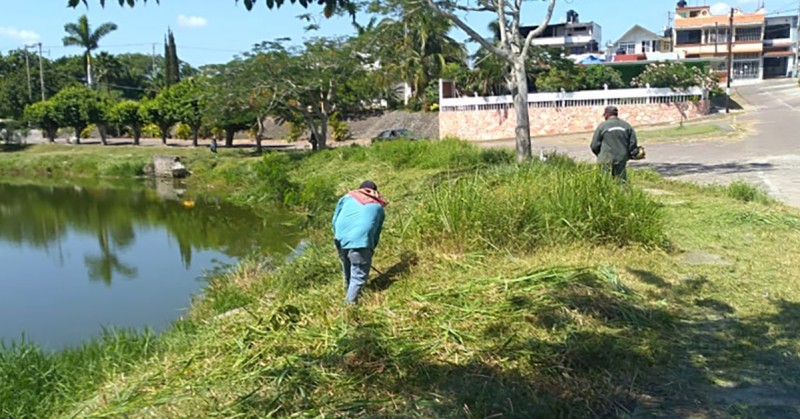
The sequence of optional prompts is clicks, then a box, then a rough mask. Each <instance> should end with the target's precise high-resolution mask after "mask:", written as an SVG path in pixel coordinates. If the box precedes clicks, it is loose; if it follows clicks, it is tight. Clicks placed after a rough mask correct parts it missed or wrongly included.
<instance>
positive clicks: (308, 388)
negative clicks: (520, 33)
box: [233, 274, 800, 418]
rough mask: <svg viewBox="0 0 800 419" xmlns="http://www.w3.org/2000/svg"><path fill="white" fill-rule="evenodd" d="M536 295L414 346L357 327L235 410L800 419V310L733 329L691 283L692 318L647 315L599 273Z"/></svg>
mask: <svg viewBox="0 0 800 419" xmlns="http://www.w3.org/2000/svg"><path fill="white" fill-rule="evenodd" d="M649 277H650V278H657V276H655V275H653V274H650V276H649ZM542 285H543V284H542V283H539V284H536V286H519V285H516V284H511V285H509V284H505V287H507V288H506V289H507V290H508V291H507V293H506V298H505V300H504V301H500V302H497V301H495V302H494V303H493V305H494V307H493V308H494V309H499V310H502V311H501V312H500V313H502V314H499V315H497V316H495V318H494V319H493V320H492V321H491V322H489V323H490V324H488V325H487V324H486V321H485V320H484V321H482V322H477V321H476V322H471V324H472V325H473V328H472V329H463V328H462V329H460V330H454V329H452V326H451V324H450V323H449V322H440V323H437V324H434V325H431V324H426V325H424V326H423V325H408V326H409V327H413V328H414V329H415V331H414V332H410V333H412V334H408V333H398V331H397V330H395V329H394V328H390V325H389V324H388V323H387V322H383V321H381V320H377V319H374V318H369V319H367V318H365V319H364V320H366V321H365V322H363V323H362V322H358V321H356V322H355V323H353V326H352V329H350V330H348V331H347V332H346V333H345V334H344V335H342V336H341V337H340V338H338V340H337V342H336V345H335V346H334V349H333V350H331V351H330V352H327V353H324V354H322V355H319V356H310V355H303V356H300V357H292V360H291V361H290V362H286V363H284V364H282V365H280V366H271V367H269V368H268V369H265V370H263V371H262V380H261V383H265V382H267V383H279V384H277V385H275V387H270V386H271V385H270V386H267V387H264V388H258V389H254V391H253V393H250V394H249V395H248V396H247V397H246V398H245V399H243V400H240V403H238V404H237V405H236V406H235V407H234V409H233V410H234V411H235V413H238V414H244V415H248V414H256V412H272V413H273V414H276V415H288V414H296V413H299V412H303V411H305V412H316V413H317V414H319V413H320V412H323V411H326V412H328V413H330V414H331V415H333V416H337V415H343V416H360V417H511V418H530V417H689V416H696V417H728V416H732V415H738V416H744V417H800V386H798V383H797V378H796V377H798V376H800V375H799V374H800V363H798V362H797V361H798V360H797V353H796V347H795V345H794V342H795V341H796V338H797V336H798V334H799V333H800V303H794V302H788V301H772V302H771V304H773V305H774V306H775V310H776V312H775V313H774V314H771V315H766V316H759V317H754V318H738V317H737V316H736V313H735V310H734V309H733V307H731V306H730V305H728V304H727V303H724V302H720V301H713V300H708V299H706V300H698V303H697V304H695V303H694V302H695V300H696V299H695V297H694V296H692V295H691V294H684V293H683V292H684V291H683V289H682V287H683V285H681V286H678V287H672V288H670V287H669V285H668V284H666V282H664V283H663V284H662V285H663V286H664V288H665V289H666V290H665V292H666V293H667V299H670V300H675V301H678V302H681V303H682V304H680V306H682V307H685V309H686V310H691V311H687V312H679V311H675V310H672V311H670V310H668V309H667V308H665V307H664V306H661V305H656V304H647V303H646V302H644V301H643V300H642V299H641V298H640V297H639V296H638V295H636V294H633V293H632V292H631V291H630V290H627V289H626V288H624V287H622V286H621V285H619V283H618V282H617V281H613V280H612V281H609V280H608V278H601V277H599V276H597V275H594V274H586V275H581V276H579V277H577V278H573V280H570V281H562V282H561V283H547V284H544V285H545V286H546V289H545V290H542ZM693 286H695V287H705V286H707V285H706V284H704V283H702V282H698V283H696V284H694V285H693ZM672 289H674V290H675V292H672V291H673V290H672ZM442 298H443V300H442V301H439V303H440V304H441V305H450V304H454V300H448V298H453V297H452V296H447V297H442ZM461 298H463V296H462V297H461ZM467 298H469V297H467ZM476 298H479V297H478V296H476ZM427 301H429V302H430V301H431V300H427ZM479 306H481V307H486V309H489V307H488V304H479ZM520 322H522V324H523V325H524V324H528V325H535V327H537V328H540V329H545V330H547V333H546V334H536V336H546V338H537V337H536V336H534V335H531V334H530V333H523V331H524V330H526V329H524V328H521V327H522V326H521V323H520ZM464 327H466V326H464ZM437 329H438V330H437ZM481 330H482V333H481ZM417 333H439V334H440V335H439V336H438V338H435V339H428V340H425V339H416V338H414V337H413V336H414V335H416V334H417ZM331 377H335V380H333V381H331V380H332V378H331ZM268 388H272V389H273V390H268ZM275 389H277V390H275ZM264 390H266V391H264ZM253 394H259V396H258V397H255V396H253Z"/></svg>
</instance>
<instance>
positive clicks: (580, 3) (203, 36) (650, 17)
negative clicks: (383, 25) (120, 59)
mask: <svg viewBox="0 0 800 419" xmlns="http://www.w3.org/2000/svg"><path fill="white" fill-rule="evenodd" d="M108 1H109V3H111V4H109V5H106V8H105V9H103V8H101V7H100V5H99V2H98V1H97V0H89V3H90V7H89V8H88V10H87V9H86V8H85V7H83V6H80V7H78V8H77V9H70V8H67V7H66V6H65V5H66V3H67V0H48V1H46V2H43V1H31V0H25V1H18V0H0V6H2V11H3V12H2V14H0V51H2V52H3V53H5V52H7V51H8V50H10V49H15V48H18V47H19V46H21V45H23V44H24V43H31V42H39V41H41V42H42V43H43V44H44V49H45V54H48V53H49V54H50V57H52V58H55V57H58V56H62V55H65V54H77V53H79V52H80V51H79V49H78V48H76V47H70V48H65V47H63V46H62V44H61V38H62V37H63V36H64V31H63V27H64V23H66V22H73V21H76V20H77V19H78V17H79V16H80V15H82V14H84V13H86V14H87V15H88V16H89V22H90V24H92V25H93V26H97V25H99V24H101V23H103V22H109V21H110V22H114V23H116V24H117V25H119V30H118V31H116V32H114V33H112V34H111V35H109V36H108V37H106V38H105V39H104V40H103V41H102V43H101V50H105V51H109V52H111V53H122V52H142V53H148V54H149V53H150V52H151V51H152V44H153V43H156V51H157V52H158V53H161V52H162V51H163V38H164V34H165V33H166V31H167V28H168V27H171V28H172V30H173V32H174V33H175V39H176V43H177V45H178V53H179V55H180V58H181V59H182V60H185V61H188V62H189V63H191V64H192V65H195V66H200V65H203V64H209V63H220V62H226V61H228V60H229V59H230V58H231V57H232V56H233V55H235V54H236V53H237V52H241V51H245V50H248V49H249V48H250V47H251V46H252V45H253V44H255V43H257V42H260V41H263V40H271V39H275V38H280V37H290V38H292V39H293V40H297V41H300V40H302V39H303V38H306V37H310V36H337V35H349V34H352V33H353V27H352V25H351V24H350V20H349V19H347V18H333V19H324V18H322V17H321V16H319V12H320V10H319V8H311V9H310V10H309V11H310V12H311V13H312V15H316V16H317V18H318V19H319V23H320V24H321V29H320V30H319V31H316V32H312V33H307V32H305V31H304V30H303V27H304V26H305V24H304V23H303V22H301V21H300V20H298V19H297V16H298V15H300V14H302V13H306V12H307V11H305V10H304V9H302V8H301V7H299V6H293V5H285V6H284V7H283V8H282V9H280V10H278V11H275V10H272V11H270V10H267V9H266V7H265V6H264V4H263V0H261V1H259V2H258V4H257V6H256V8H255V10H253V11H251V12H247V10H246V9H245V8H244V6H243V5H242V4H241V3H240V4H238V5H237V4H236V3H235V2H234V0H203V1H200V0H161V5H157V4H155V2H152V1H151V2H148V4H147V5H138V6H137V7H136V8H134V9H130V8H121V7H119V6H118V5H117V4H116V0H108ZM758 1H759V0H728V4H725V3H721V2H716V1H709V2H704V1H703V0H690V1H689V3H690V5H695V4H712V5H713V7H714V8H715V9H719V10H724V9H726V8H727V7H728V5H735V6H741V7H743V8H745V9H751V10H752V9H754V8H755V7H756V5H757V3H758ZM45 3H48V4H45ZM675 3H676V1H674V0H617V1H608V0H559V2H558V7H557V9H556V12H555V16H554V19H553V20H554V21H555V22H561V21H563V20H564V17H565V14H566V11H567V10H569V9H574V10H576V11H578V13H580V18H581V20H582V21H590V20H591V21H595V22H598V23H599V24H600V25H601V26H602V27H603V43H607V42H610V41H614V40H616V39H617V38H618V37H619V36H620V35H622V34H623V33H624V32H625V31H627V30H628V29H629V28H630V27H631V26H632V25H633V24H637V23H638V24H640V25H642V26H645V27H647V28H649V29H651V30H653V31H659V32H660V31H661V30H662V29H663V27H664V25H665V24H666V23H667V12H668V11H670V10H674V8H675ZM796 4H797V2H796V0H794V1H790V0H766V5H767V9H768V11H770V12H773V11H776V10H781V8H783V10H785V11H786V13H792V12H793V11H796V7H797V6H796ZM523 12H524V13H526V15H527V18H525V19H524V20H525V23H526V24H537V23H538V22H539V21H540V20H541V18H542V16H543V13H544V2H543V1H539V0H536V1H528V2H526V3H525V7H524V9H523ZM480 15H481V14H472V15H468V17H467V20H468V21H469V22H470V23H472V24H474V25H476V26H478V28H480V29H481V32H485V30H484V28H485V27H486V24H487V23H488V22H489V21H490V16H489V15H487V14H483V15H485V16H480ZM359 20H360V21H362V22H366V21H367V20H368V18H367V16H359ZM453 36H454V37H455V38H456V39H459V40H466V39H467V36H466V35H465V34H463V33H462V32H460V31H454V33H453Z"/></svg>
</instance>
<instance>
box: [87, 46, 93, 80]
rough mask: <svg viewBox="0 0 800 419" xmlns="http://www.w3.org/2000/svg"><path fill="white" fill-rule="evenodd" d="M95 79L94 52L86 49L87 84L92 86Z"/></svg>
mask: <svg viewBox="0 0 800 419" xmlns="http://www.w3.org/2000/svg"><path fill="white" fill-rule="evenodd" d="M92 84H94V80H92V54H91V53H90V52H89V51H86V85H87V86H89V87H92Z"/></svg>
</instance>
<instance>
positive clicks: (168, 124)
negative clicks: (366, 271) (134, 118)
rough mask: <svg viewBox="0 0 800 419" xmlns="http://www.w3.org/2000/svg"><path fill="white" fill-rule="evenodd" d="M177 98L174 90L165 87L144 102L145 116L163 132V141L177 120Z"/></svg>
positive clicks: (143, 110)
mask: <svg viewBox="0 0 800 419" xmlns="http://www.w3.org/2000/svg"><path fill="white" fill-rule="evenodd" d="M175 108H176V106H175V100H174V99H173V95H172V90H171V89H164V90H162V91H161V93H159V94H158V96H156V97H155V98H154V99H151V100H146V101H144V102H142V112H143V113H144V114H145V118H144V119H147V120H149V121H151V122H152V123H154V124H156V125H157V126H158V128H159V131H160V132H161V139H162V141H166V139H167V136H168V135H169V131H170V129H171V128H172V126H173V125H175V123H176V122H178V121H177V117H176V115H177V112H176V109H175Z"/></svg>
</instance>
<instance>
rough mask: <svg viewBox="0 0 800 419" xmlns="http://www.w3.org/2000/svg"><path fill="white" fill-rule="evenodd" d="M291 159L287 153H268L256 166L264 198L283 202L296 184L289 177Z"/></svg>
mask: <svg viewBox="0 0 800 419" xmlns="http://www.w3.org/2000/svg"><path fill="white" fill-rule="evenodd" d="M291 167H292V165H291V160H290V158H289V156H287V155H286V154H285V153H266V154H264V157H263V158H262V159H261V161H260V162H259V163H258V166H257V167H256V173H257V174H258V182H259V184H260V186H261V187H260V194H261V198H262V199H268V200H272V201H277V202H283V201H284V199H285V198H286V196H287V195H288V194H289V193H290V192H291V191H293V190H294V189H295V188H296V186H295V185H294V183H293V182H292V181H291V178H290V177H289V172H290V171H291Z"/></svg>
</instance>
